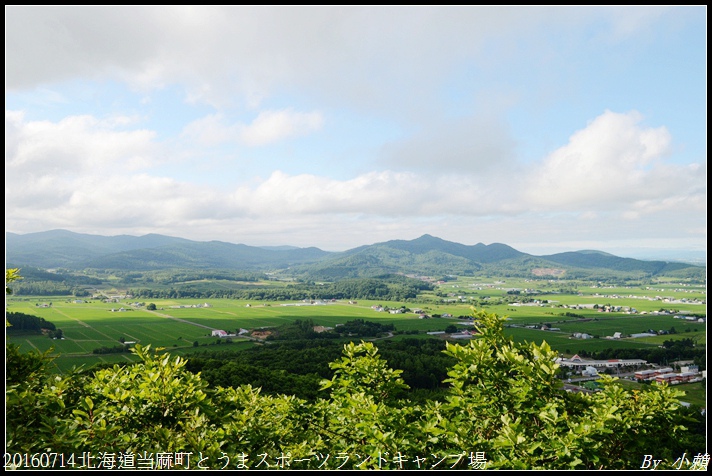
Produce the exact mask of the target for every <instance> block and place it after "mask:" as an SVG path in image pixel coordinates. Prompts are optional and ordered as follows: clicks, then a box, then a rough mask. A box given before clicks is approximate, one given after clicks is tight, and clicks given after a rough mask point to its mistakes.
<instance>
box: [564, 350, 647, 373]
mask: <svg viewBox="0 0 712 476" xmlns="http://www.w3.org/2000/svg"><path fill="white" fill-rule="evenodd" d="M556 363H557V364H559V365H560V366H562V367H568V368H571V369H574V370H585V369H586V367H592V368H602V367H603V368H618V367H630V366H638V365H646V364H647V363H648V362H647V361H646V360H642V359H609V360H588V359H586V360H584V359H582V358H581V357H579V356H578V354H576V355H574V356H573V357H571V358H570V359H565V358H563V357H559V358H558V359H556Z"/></svg>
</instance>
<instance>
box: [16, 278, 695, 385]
mask: <svg viewBox="0 0 712 476" xmlns="http://www.w3.org/2000/svg"><path fill="white" fill-rule="evenodd" d="M204 285H205V286H208V284H204ZM275 285H276V286H283V283H275ZM117 292H118V291H117ZM150 303H152V304H154V305H155V307H156V309H155V310H147V304H149V303H146V302H142V303H138V302H136V301H135V299H132V298H130V297H128V298H126V297H124V298H123V299H119V300H117V302H103V300H102V299H76V298H70V297H58V296H53V297H51V298H50V297H45V298H42V297H23V296H12V297H9V298H8V300H7V311H9V312H20V313H26V314H30V315H35V316H38V317H41V318H44V319H45V320H47V321H49V322H52V323H54V324H55V325H56V327H57V328H59V329H62V331H63V335H64V339H50V338H49V337H47V336H44V335H36V334H34V335H33V334H22V335H17V334H15V333H12V332H11V333H10V334H9V341H10V342H13V343H16V344H19V345H20V346H21V348H22V349H25V350H29V349H37V350H40V351H47V350H48V349H50V348H52V349H53V350H52V353H53V355H56V356H57V357H58V358H57V359H56V360H55V363H56V365H57V366H58V369H59V371H66V370H68V369H69V368H71V367H72V366H74V365H82V364H83V365H86V366H91V365H93V364H95V363H116V362H128V361H131V359H132V358H133V355H132V354H129V353H120V354H111V353H108V354H95V353H93V352H94V350H95V349H98V348H102V347H104V348H112V347H115V346H119V345H121V341H125V342H128V343H130V342H136V343H140V344H142V345H145V344H151V345H152V346H154V347H164V348H166V349H167V350H169V351H171V352H177V353H181V354H189V353H190V352H191V351H193V350H195V349H196V348H199V349H201V350H205V346H213V345H228V344H229V345H232V346H236V347H234V348H238V347H251V346H253V345H256V344H255V342H253V341H251V340H249V339H248V338H245V337H231V338H229V339H219V338H217V337H213V336H211V333H212V331H213V330H218V329H219V330H225V331H226V332H227V333H229V334H238V333H239V331H240V329H248V330H254V329H260V328H270V327H276V326H280V325H283V324H285V323H289V322H293V321H296V320H307V319H310V320H312V321H313V322H314V324H315V325H321V326H324V327H335V326H337V325H338V324H343V323H345V322H347V321H350V320H354V319H364V320H368V321H374V322H378V323H381V324H393V325H394V326H395V329H396V333H395V334H396V337H398V335H399V334H403V333H407V334H411V335H412V334H415V333H419V334H420V335H422V336H423V337H425V336H426V333H427V332H432V331H444V330H445V328H446V327H447V326H448V325H451V324H456V325H457V326H458V327H461V328H462V329H467V328H469V326H467V324H469V321H467V320H465V319H463V317H465V316H469V315H470V314H471V308H472V307H473V306H474V307H476V308H484V309H486V310H487V311H489V312H495V313H497V314H500V315H503V316H508V319H509V320H508V323H509V327H508V328H507V333H508V334H509V335H511V336H512V337H513V338H514V339H515V340H518V341H533V342H537V343H541V342H542V341H544V340H546V342H548V343H549V344H550V345H551V346H552V347H553V348H554V349H556V350H557V351H559V353H561V354H563V355H569V356H570V355H571V354H573V353H577V352H580V351H588V352H597V351H601V350H605V349H622V348H639V349H645V348H650V349H653V348H657V347H658V346H660V345H661V344H662V342H664V341H666V340H674V339H687V338H689V339H693V341H694V342H695V344H696V345H705V344H706V323H705V322H699V321H698V319H699V317H698V316H706V288H705V287H704V286H701V285H686V284H684V283H674V282H667V283H658V284H655V285H647V286H640V287H633V286H627V287H614V286H605V285H603V284H601V283H573V284H572V283H566V282H561V281H551V282H549V281H535V282H531V281H529V280H503V279H488V280H483V279H481V278H479V279H474V278H458V279H456V280H453V281H447V282H444V283H440V284H439V285H438V286H437V287H436V289H435V290H434V291H429V292H425V293H423V294H421V295H420V296H419V297H418V298H417V299H415V300H409V302H383V301H374V300H358V301H348V300H334V301H333V302H332V301H324V302H322V301H316V302H313V303H310V302H302V301H291V302H274V301H272V302H267V301H246V300H234V299H151V301H150ZM378 305H380V306H383V307H385V308H386V309H398V308H403V309H404V310H405V311H406V312H404V313H400V314H391V313H389V312H387V311H380V312H379V311H376V310H375V309H374V307H375V306H378ZM416 309H420V310H422V311H423V312H424V313H425V314H426V315H428V316H431V318H428V319H425V318H422V316H421V315H419V314H416V313H415V312H413V310H416ZM458 317H460V319H458ZM693 319H694V320H693ZM543 326H546V327H548V330H542V327H543ZM649 330H653V331H655V332H656V333H658V332H659V331H661V333H663V332H664V333H665V334H663V335H656V336H650V337H640V338H630V337H627V336H630V335H631V334H636V333H644V332H647V331H649ZM670 331H672V333H668V332H670ZM617 332H618V333H620V334H621V335H622V336H623V337H624V338H622V339H615V340H613V339H607V338H606V337H607V336H613V335H614V334H615V333H617ZM577 333H579V334H589V335H590V336H592V337H597V338H591V339H575V338H572V335H574V334H577ZM433 338H438V337H433Z"/></svg>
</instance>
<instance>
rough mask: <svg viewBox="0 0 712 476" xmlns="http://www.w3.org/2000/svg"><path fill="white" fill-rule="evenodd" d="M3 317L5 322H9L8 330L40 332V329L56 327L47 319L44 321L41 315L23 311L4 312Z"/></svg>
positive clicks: (55, 328) (52, 329)
mask: <svg viewBox="0 0 712 476" xmlns="http://www.w3.org/2000/svg"><path fill="white" fill-rule="evenodd" d="M5 319H6V320H7V323H8V324H10V327H8V328H7V329H6V330H7V331H8V332H16V331H23V332H35V333H38V334H39V333H41V332H42V329H47V330H50V331H54V330H57V327H56V326H55V325H54V324H52V323H51V322H49V321H46V320H45V319H44V318H42V317H37V316H32V315H30V314H25V313H23V312H7V313H5Z"/></svg>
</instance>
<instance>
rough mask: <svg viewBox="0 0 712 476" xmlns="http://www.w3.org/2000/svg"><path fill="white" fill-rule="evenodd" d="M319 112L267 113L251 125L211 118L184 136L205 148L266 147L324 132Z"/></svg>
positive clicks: (197, 123)
mask: <svg viewBox="0 0 712 476" xmlns="http://www.w3.org/2000/svg"><path fill="white" fill-rule="evenodd" d="M323 123H324V119H323V117H322V115H321V113H319V112H294V111H292V110H291V109H284V110H280V111H263V112H261V113H260V114H259V115H258V116H257V117H256V118H255V120H254V121H252V123H250V124H243V123H234V124H228V123H227V121H226V119H225V117H224V115H222V114H211V115H209V116H205V117H202V118H200V119H197V120H195V121H193V122H191V123H190V124H188V125H187V126H186V127H185V128H184V130H183V133H184V135H186V136H187V137H190V138H192V139H194V140H196V141H198V142H199V143H201V144H204V145H210V146H212V145H217V144H220V143H224V142H234V143H240V144H245V145H247V146H251V147H257V146H263V145H268V144H272V143H275V142H279V141H282V140H285V139H292V138H296V137H300V136H304V135H307V134H309V133H311V132H314V131H318V130H319V129H321V127H322V125H323Z"/></svg>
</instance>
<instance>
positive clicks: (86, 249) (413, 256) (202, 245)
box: [5, 230, 706, 281]
mask: <svg viewBox="0 0 712 476" xmlns="http://www.w3.org/2000/svg"><path fill="white" fill-rule="evenodd" d="M5 236H6V241H7V250H6V258H7V262H8V263H12V266H18V267H19V266H37V267H41V268H67V269H72V270H75V271H78V270H84V269H94V270H102V269H115V270H122V271H142V272H146V271H156V270H169V269H177V268H190V269H192V270H209V269H227V270H233V271H235V270H241V271H250V272H255V273H257V272H277V273H279V274H280V275H282V276H288V277H292V278H299V279H311V280H318V281H337V280H341V279H348V278H370V277H374V276H377V275H381V274H385V273H403V274H421V275H442V274H456V275H461V276H472V275H488V274H489V275H498V276H504V277H508V276H512V277H514V276H518V277H533V276H535V275H536V273H535V272H534V271H535V270H537V269H554V268H556V269H557V272H559V271H565V272H566V275H567V276H568V277H573V278H588V279H599V278H605V277H606V276H613V275H617V276H625V277H629V278H632V279H635V278H640V277H641V276H660V275H665V276H675V277H679V278H690V279H699V280H703V279H705V277H706V269H705V267H704V266H694V265H690V264H682V263H668V262H664V261H644V260H637V259H630V258H620V257H617V256H613V255H610V254H606V253H601V252H592V251H580V252H579V251H577V252H567V253H558V254H553V255H548V256H533V255H530V254H527V253H522V252H520V251H517V250H515V249H514V248H512V247H510V246H508V245H505V244H502V243H493V244H489V245H485V244H482V243H478V244H476V245H471V246H470V245H463V244H460V243H454V242H450V241H446V240H443V239H440V238H436V237H433V236H430V235H423V236H421V237H420V238H416V239H414V240H391V241H387V242H383V243H375V244H372V245H365V246H360V247H357V248H353V249H351V250H347V251H344V252H327V251H322V250H320V249H318V248H314V247H310V248H293V247H280V248H274V247H273V248H269V249H268V248H263V247H256V246H247V245H242V244H232V243H224V242H219V241H209V242H197V241H191V240H185V239H182V238H174V237H168V236H161V235H146V236H142V237H131V236H117V237H105V236H93V235H84V234H78V233H71V232H68V231H63V230H54V231H51V232H42V233H30V234H27V235H16V234H13V233H6V234H5ZM557 276H558V275H557Z"/></svg>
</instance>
